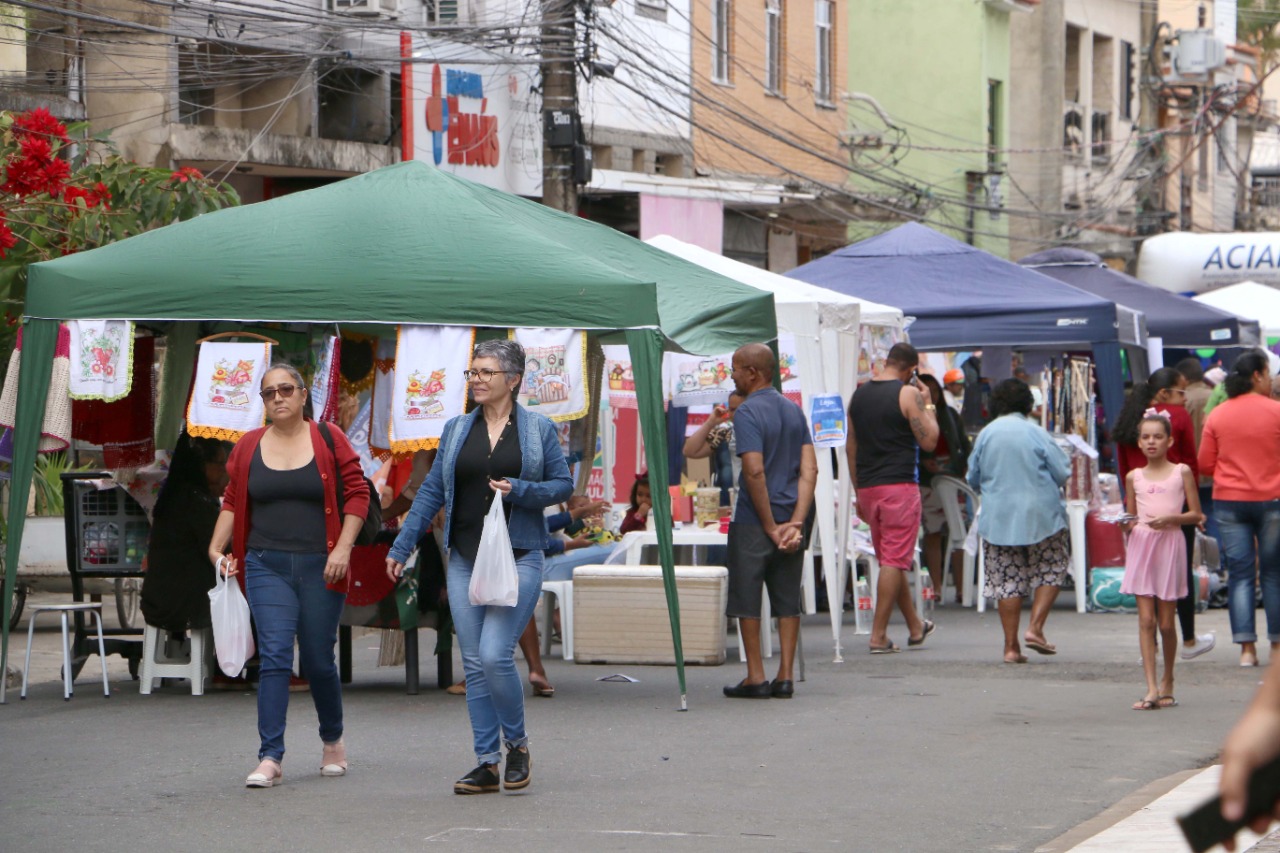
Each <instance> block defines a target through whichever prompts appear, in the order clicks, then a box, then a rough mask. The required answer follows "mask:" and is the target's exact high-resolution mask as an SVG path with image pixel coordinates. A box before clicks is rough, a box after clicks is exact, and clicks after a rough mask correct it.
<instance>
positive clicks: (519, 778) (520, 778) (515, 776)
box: [502, 746, 533, 791]
mask: <svg viewBox="0 0 1280 853" xmlns="http://www.w3.org/2000/svg"><path fill="white" fill-rule="evenodd" d="M532 768H533V758H532V757H530V755H529V747H527V746H522V747H519V748H517V749H508V750H507V772H506V773H504V774H503V776H502V787H504V788H506V789H507V790H508V791H518V790H520V789H521V788H527V787H529V771H530V770H531V769H532Z"/></svg>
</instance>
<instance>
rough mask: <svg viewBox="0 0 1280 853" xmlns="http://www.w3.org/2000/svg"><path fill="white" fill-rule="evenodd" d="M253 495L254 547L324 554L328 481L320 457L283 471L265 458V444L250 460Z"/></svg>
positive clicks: (251, 530) (251, 532)
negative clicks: (317, 461)
mask: <svg viewBox="0 0 1280 853" xmlns="http://www.w3.org/2000/svg"><path fill="white" fill-rule="evenodd" d="M249 499H250V501H251V502H252V505H253V516H252V517H251V519H250V525H249V541H248V542H247V543H245V544H246V545H247V546H248V547H250V548H256V549H259V550H267V551H292V552H295V553H302V554H314V553H319V554H324V553H327V552H328V551H329V549H328V548H327V547H326V544H327V539H328V536H327V533H328V531H327V530H326V529H325V523H324V481H323V480H321V479H320V468H319V466H318V465H317V464H316V460H315V458H314V457H312V459H311V461H310V462H308V463H307V464H306V465H303V466H302V467H301V468H293V469H291V470H287V471H279V470H276V469H275V468H268V467H267V464H266V463H265V462H263V461H262V446H261V445H258V446H257V447H255V448H254V450H253V458H252V459H251V460H250V461H249Z"/></svg>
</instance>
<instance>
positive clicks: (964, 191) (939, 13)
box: [847, 0, 1039, 257]
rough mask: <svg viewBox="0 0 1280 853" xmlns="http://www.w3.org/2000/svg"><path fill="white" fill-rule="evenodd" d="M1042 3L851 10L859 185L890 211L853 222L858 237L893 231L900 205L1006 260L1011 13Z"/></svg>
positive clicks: (961, 2) (859, 2) (877, 208)
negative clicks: (1003, 209) (881, 217)
mask: <svg viewBox="0 0 1280 853" xmlns="http://www.w3.org/2000/svg"><path fill="white" fill-rule="evenodd" d="M1038 2H1039V0H854V2H851V3H850V4H849V5H848V7H847V8H848V13H847V14H848V26H849V63H848V68H849V78H848V91H849V93H850V101H849V104H848V114H849V124H850V128H849V132H848V135H847V144H848V149H849V155H850V160H851V164H852V172H851V174H850V184H851V185H852V186H853V187H854V188H855V189H856V190H857V191H858V192H859V193H860V194H862V193H865V194H866V196H867V197H868V199H869V203H868V204H867V206H866V207H867V209H868V210H870V211H873V213H872V216H873V217H879V216H881V215H883V216H884V217H885V218H884V219H879V218H873V219H868V220H866V221H862V222H855V223H853V224H852V225H851V226H850V231H849V236H850V239H854V240H858V239H862V238H864V237H867V236H871V235H872V234H875V233H879V232H880V231H883V230H885V229H887V228H891V227H893V226H894V225H896V224H898V223H899V222H900V221H901V219H899V218H896V217H894V215H893V213H892V212H891V210H902V211H904V212H906V213H908V214H910V215H912V216H914V217H920V216H923V218H924V221H925V222H926V223H928V224H930V225H932V226H934V227H936V228H938V229H939V230H941V231H942V232H943V233H945V234H947V235H949V236H951V237H955V238H957V239H960V240H965V241H967V242H971V243H973V244H974V245H976V246H978V247H980V248H982V249H986V250H987V251H990V252H993V253H995V254H997V255H1000V256H1002V257H1008V256H1009V248H1008V239H1007V235H1008V218H1007V216H1005V215H1002V214H1001V213H1000V212H999V207H1000V206H1001V205H1003V204H1005V203H1006V200H1007V199H1009V197H1010V189H1011V187H1010V186H1009V183H1008V181H1007V178H1006V175H1005V171H1006V168H1007V163H1006V159H1007V158H1006V155H1005V154H1004V153H1003V152H1004V150H1005V149H1007V148H1008V147H1009V143H1008V139H1009V130H1008V124H1009V109H1008V105H1009V18H1010V16H1011V15H1023V14H1035V9H1036V7H1037V5H1038ZM863 96H868V97H866V98H864V97H863ZM877 107H879V109H877ZM991 149H995V150H994V151H992V150H991Z"/></svg>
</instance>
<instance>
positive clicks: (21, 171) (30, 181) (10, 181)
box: [0, 157, 45, 197]
mask: <svg viewBox="0 0 1280 853" xmlns="http://www.w3.org/2000/svg"><path fill="white" fill-rule="evenodd" d="M41 165H42V164H41V163H40V162H38V161H36V160H31V159H29V158H26V157H14V158H12V159H10V160H9V162H8V163H7V164H6V169H5V182H4V184H3V185H0V192H6V193H12V194H13V195H16V196H19V197H21V196H28V195H31V194H33V193H37V192H40V191H41V190H42V189H43V188H44V180H45V178H44V173H43V172H42V171H41Z"/></svg>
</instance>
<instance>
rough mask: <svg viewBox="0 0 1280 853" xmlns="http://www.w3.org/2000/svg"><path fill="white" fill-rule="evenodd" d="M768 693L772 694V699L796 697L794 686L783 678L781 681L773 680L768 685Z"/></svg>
mask: <svg viewBox="0 0 1280 853" xmlns="http://www.w3.org/2000/svg"><path fill="white" fill-rule="evenodd" d="M769 692H770V693H772V694H773V698H774V699H790V698H791V697H792V696H794V695H796V685H795V682H793V681H792V680H791V679H790V678H784V679H782V680H781V681H779V680H778V679H776V678H775V679H774V680H773V681H771V682H770V683H769Z"/></svg>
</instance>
